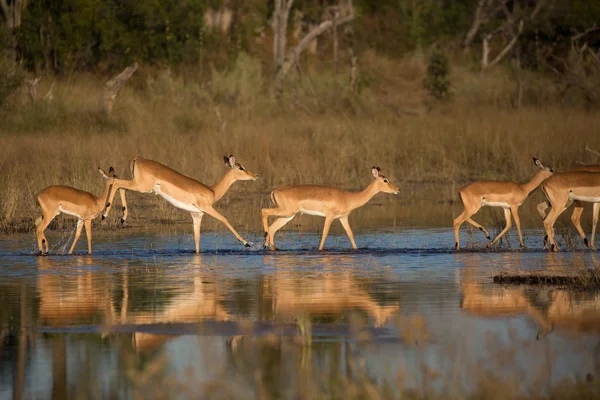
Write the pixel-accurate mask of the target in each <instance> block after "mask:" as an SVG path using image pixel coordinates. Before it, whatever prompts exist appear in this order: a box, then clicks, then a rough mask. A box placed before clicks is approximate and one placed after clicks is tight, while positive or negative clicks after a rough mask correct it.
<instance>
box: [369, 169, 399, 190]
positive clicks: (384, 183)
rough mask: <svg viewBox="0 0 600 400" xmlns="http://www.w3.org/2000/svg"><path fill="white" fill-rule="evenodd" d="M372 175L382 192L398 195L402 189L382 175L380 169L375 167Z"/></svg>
mask: <svg viewBox="0 0 600 400" xmlns="http://www.w3.org/2000/svg"><path fill="white" fill-rule="evenodd" d="M371 173H372V174H373V177H374V178H375V185H376V187H377V189H378V190H379V191H380V192H384V193H393V194H398V192H399V191H400V188H399V187H397V186H394V185H392V182H390V180H389V179H388V178H386V177H385V176H384V175H383V174H382V173H381V169H380V168H379V167H373V169H372V170H371Z"/></svg>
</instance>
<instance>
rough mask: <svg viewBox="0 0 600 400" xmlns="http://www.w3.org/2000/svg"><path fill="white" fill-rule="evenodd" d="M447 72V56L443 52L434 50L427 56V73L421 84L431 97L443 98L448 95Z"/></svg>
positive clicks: (448, 81)
mask: <svg viewBox="0 0 600 400" xmlns="http://www.w3.org/2000/svg"><path fill="white" fill-rule="evenodd" d="M448 72H449V67H448V57H446V55H445V54H444V53H443V52H441V51H439V50H434V51H433V52H432V53H431V56H430V57H429V65H427V75H426V76H425V79H424V80H423V86H424V87H425V89H427V91H428V92H429V94H430V95H431V96H432V97H433V98H435V99H438V100H443V99H446V98H448V97H449V96H450V79H449V78H448Z"/></svg>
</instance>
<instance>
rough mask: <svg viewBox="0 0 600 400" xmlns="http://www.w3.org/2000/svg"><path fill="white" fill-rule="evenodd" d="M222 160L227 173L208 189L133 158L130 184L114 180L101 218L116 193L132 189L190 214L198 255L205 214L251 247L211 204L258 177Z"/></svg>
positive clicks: (232, 159) (153, 163)
mask: <svg viewBox="0 0 600 400" xmlns="http://www.w3.org/2000/svg"><path fill="white" fill-rule="evenodd" d="M223 158H224V160H225V165H226V166H227V167H228V168H229V170H228V171H227V173H226V174H225V176H223V178H221V180H220V181H219V182H217V183H216V184H214V185H213V186H211V187H208V186H206V185H204V184H202V183H200V182H198V181H197V180H195V179H192V178H190V177H188V176H185V175H183V174H180V173H179V172H177V171H175V170H173V169H171V168H169V167H167V166H166V165H163V164H161V163H159V162H156V161H152V160H147V159H144V158H141V157H136V158H134V159H132V160H131V162H130V163H129V169H130V171H131V176H132V177H133V178H132V179H131V180H130V181H127V180H122V179H115V181H114V185H113V190H112V191H111V193H110V195H109V197H108V202H107V203H106V207H105V210H104V212H103V215H102V218H103V219H104V218H105V217H106V216H107V215H108V213H109V211H110V207H111V205H112V202H113V198H114V196H115V191H116V190H118V189H125V190H133V191H136V192H140V193H154V194H156V195H158V196H160V197H162V198H164V199H165V200H167V201H168V202H169V203H171V204H172V205H174V206H175V207H177V208H180V209H182V210H186V211H189V212H190V214H191V215H192V220H193V223H194V240H195V243H196V253H199V252H200V224H201V222H202V217H203V216H204V213H206V214H208V215H210V216H211V217H213V218H215V219H217V220H219V221H221V222H222V223H223V224H225V226H227V228H229V230H230V231H231V232H232V233H233V234H234V235H235V237H236V238H237V239H238V240H239V241H240V242H242V243H243V244H244V245H245V246H250V244H249V243H248V242H247V241H245V240H244V239H243V238H242V237H241V236H240V235H239V234H238V233H237V232H236V230H235V229H233V227H232V226H231V225H230V224H229V221H227V219H226V218H225V217H224V216H222V215H221V214H219V212H217V210H215V209H214V208H213V206H212V205H213V204H214V203H215V202H216V201H217V200H219V199H220V198H221V197H223V195H224V194H225V193H226V192H227V190H228V189H229V187H230V186H231V185H232V184H233V183H234V182H236V181H247V180H256V179H257V178H258V175H256V174H255V173H254V172H250V171H248V170H247V169H245V168H244V167H243V166H242V165H240V164H239V163H237V162H236V161H235V157H234V156H229V157H227V156H225V157H223ZM123 218H127V215H126V214H125V215H124V216H123Z"/></svg>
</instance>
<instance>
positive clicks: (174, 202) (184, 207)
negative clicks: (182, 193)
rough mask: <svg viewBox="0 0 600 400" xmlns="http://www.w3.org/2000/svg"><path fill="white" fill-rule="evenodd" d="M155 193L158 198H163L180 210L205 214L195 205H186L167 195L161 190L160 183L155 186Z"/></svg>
mask: <svg viewBox="0 0 600 400" xmlns="http://www.w3.org/2000/svg"><path fill="white" fill-rule="evenodd" d="M153 191H154V193H156V194H157V195H158V196H160V197H162V198H163V199H165V200H166V201H168V202H169V203H171V204H172V205H174V206H175V207H177V208H180V209H182V210H185V211H189V212H203V211H204V210H202V209H200V208H198V207H197V206H196V205H194V204H189V203H184V202H182V201H179V200H177V199H176V198H174V197H171V196H169V195H168V194H166V193H165V192H163V191H162V190H160V184H159V183H157V184H156V185H154V188H153Z"/></svg>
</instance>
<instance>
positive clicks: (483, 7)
mask: <svg viewBox="0 0 600 400" xmlns="http://www.w3.org/2000/svg"><path fill="white" fill-rule="evenodd" d="M496 1H497V0H479V2H478V3H477V8H476V9H475V14H474V15H473V22H472V23H471V27H470V28H469V30H468V32H467V34H466V35H465V40H464V41H463V43H462V47H463V49H464V51H467V50H468V49H469V47H470V46H471V44H472V43H473V40H474V39H475V36H477V33H478V32H479V28H481V25H483V24H485V23H486V22H488V21H489V19H490V16H492V15H494V14H495V13H496V12H498V10H500V9H501V8H502V7H504V6H505V5H506V3H507V2H508V0H500V1H499V2H498V3H496ZM494 3H496V5H495V7H494Z"/></svg>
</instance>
